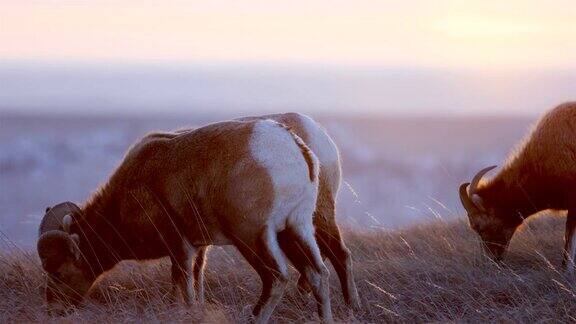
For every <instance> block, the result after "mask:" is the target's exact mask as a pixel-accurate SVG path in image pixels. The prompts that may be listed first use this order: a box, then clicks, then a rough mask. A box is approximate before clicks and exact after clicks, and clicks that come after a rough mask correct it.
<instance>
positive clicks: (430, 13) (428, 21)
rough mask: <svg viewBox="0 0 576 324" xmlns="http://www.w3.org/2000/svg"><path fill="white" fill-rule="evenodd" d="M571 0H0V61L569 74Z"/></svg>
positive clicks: (574, 15) (575, 34) (574, 14)
mask: <svg viewBox="0 0 576 324" xmlns="http://www.w3.org/2000/svg"><path fill="white" fill-rule="evenodd" d="M575 22H576V1H574V0H547V1H542V0H506V1H502V0H467V1H459V0H458V1H456V0H434V1H424V0H404V1H335V0H321V1H305V0H291V1H282V2H280V1H235V0H233V1H226V0H210V1H170V0H163V1H150V0H142V1H135V0H134V1H131V0H124V1H122V0H119V1H98V0H92V1H88V0H79V1H73V0H68V1H65V0H42V1H40V0H38V1H28V0H0V44H1V46H0V58H3V59H8V60H23V61H27V60H36V61H115V62H120V63H122V62H139V61H144V62H149V61H160V62H163V61H168V62H172V63H173V62H186V63H189V62H205V61H216V62H219V61H223V62H289V63H294V62H296V63H298V62H327V63H334V64H351V65H357V64H367V65H374V64H376V65H384V66H412V67H433V68H436V67H443V68H445V67H448V68H472V69H476V68H479V69H484V68H494V69H504V68H513V69H516V68H521V69H524V68H527V69H532V68H536V69H550V68H551V69H565V68H574V67H576V59H575V58H574V57H575V53H576V23H575Z"/></svg>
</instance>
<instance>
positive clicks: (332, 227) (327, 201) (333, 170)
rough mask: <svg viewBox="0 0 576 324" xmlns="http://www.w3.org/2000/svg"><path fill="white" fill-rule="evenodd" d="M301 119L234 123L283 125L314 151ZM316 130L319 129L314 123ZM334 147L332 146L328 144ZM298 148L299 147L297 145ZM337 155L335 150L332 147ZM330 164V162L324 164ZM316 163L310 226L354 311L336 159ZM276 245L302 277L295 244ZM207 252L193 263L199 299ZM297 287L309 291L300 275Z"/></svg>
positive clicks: (302, 259) (283, 239)
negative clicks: (340, 224) (339, 213)
mask: <svg viewBox="0 0 576 324" xmlns="http://www.w3.org/2000/svg"><path fill="white" fill-rule="evenodd" d="M304 118H308V117H306V116H303V115H301V114H298V113H285V114H273V115H263V116H253V117H243V118H239V119H237V120H240V121H254V120H262V119H272V120H275V121H277V122H279V123H282V124H283V125H286V127H288V128H289V129H290V130H291V131H292V132H294V133H295V134H296V135H297V136H298V137H300V138H301V139H302V141H304V143H306V146H304V147H306V148H308V147H309V148H310V149H312V150H314V149H318V148H315V147H314V146H313V143H312V141H311V138H310V136H311V134H309V133H308V131H307V130H306V128H305V127H304V120H303V119H304ZM314 124H315V126H316V127H320V125H318V124H317V123H315V122H314ZM322 133H323V136H326V137H327V138H328V140H329V141H330V142H331V139H330V138H329V135H328V134H327V133H326V132H325V131H324V130H323V129H322ZM332 145H334V144H332ZM301 147H302V145H301ZM334 150H335V151H336V152H337V148H336V147H334ZM328 162H330V161H328ZM328 162H326V161H322V160H320V177H319V179H320V185H319V189H318V201H317V205H316V211H315V213H314V226H315V228H316V240H317V242H318V245H319V247H320V251H321V252H322V255H323V256H324V257H327V258H328V259H329V260H330V262H331V263H332V265H333V267H334V269H335V270H336V273H337V275H338V278H339V280H340V284H341V287H342V293H343V295H344V299H345V301H346V303H347V304H348V305H349V306H351V307H353V308H356V309H359V307H360V300H359V297H358V292H357V288H356V285H355V283H354V276H353V270H352V257H351V254H350V251H349V250H348V248H347V247H346V244H345V243H344V241H343V240H342V236H341V234H340V230H339V228H338V225H337V223H336V210H335V207H336V195H337V194H338V189H339V186H340V177H341V166H340V159H339V157H337V159H336V162H335V163H334V162H332V163H328ZM280 244H281V246H282V249H283V250H284V251H285V253H286V255H287V257H288V258H289V259H290V261H291V262H292V264H293V265H294V266H295V267H296V269H297V270H298V271H299V272H300V273H301V274H302V273H303V269H304V268H305V266H306V264H307V263H308V260H307V258H306V256H305V255H304V254H303V253H302V252H301V249H300V248H299V247H298V246H297V245H295V244H294V243H293V242H292V241H291V240H290V238H289V237H288V236H287V235H285V234H284V235H281V236H280ZM206 253H207V249H202V250H200V251H199V254H198V258H197V262H196V263H195V268H194V274H195V276H196V279H197V280H196V282H197V283H198V284H199V287H198V290H199V296H200V299H202V298H203V287H202V285H203V272H202V269H203V268H204V263H205V260H206V257H207V256H206ZM298 284H299V287H300V288H301V289H302V290H303V291H309V286H308V284H307V283H306V280H305V277H304V276H303V275H302V276H301V277H300V280H299V282H298Z"/></svg>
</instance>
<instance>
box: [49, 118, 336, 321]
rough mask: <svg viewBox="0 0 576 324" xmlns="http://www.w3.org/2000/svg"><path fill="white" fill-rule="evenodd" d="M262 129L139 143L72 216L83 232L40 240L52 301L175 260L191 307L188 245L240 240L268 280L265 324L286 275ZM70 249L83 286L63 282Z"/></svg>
mask: <svg viewBox="0 0 576 324" xmlns="http://www.w3.org/2000/svg"><path fill="white" fill-rule="evenodd" d="M254 125H255V123H246V122H223V123H216V124H212V125H208V126H205V127H202V128H199V129H196V130H193V131H180V132H177V133H155V134H150V135H148V136H146V137H144V138H143V139H142V140H141V141H139V142H138V143H137V144H135V145H134V146H133V147H132V148H131V149H130V150H129V152H128V153H127V154H126V156H125V158H124V161H123V162H122V164H121V165H120V166H119V167H118V169H117V170H116V171H115V172H114V174H113V175H112V176H111V177H110V179H109V181H108V183H107V184H105V185H104V186H103V187H102V188H101V189H100V190H99V191H98V192H96V193H95V194H94V195H93V196H92V198H91V199H90V200H89V201H88V202H86V204H85V205H84V206H83V207H82V208H81V210H80V211H76V212H74V213H73V219H74V222H73V224H72V226H71V228H70V234H74V235H69V234H68V233H65V232H63V231H50V232H48V233H47V234H45V235H44V236H42V237H41V238H40V240H39V242H38V252H39V254H40V256H41V258H42V260H43V264H46V265H47V266H46V267H45V270H46V271H47V272H48V273H49V275H50V278H51V280H50V284H49V287H48V295H47V297H48V296H51V295H53V294H55V293H61V294H64V295H77V296H80V297H81V296H83V295H84V294H85V292H86V290H87V289H88V287H89V286H90V285H91V284H92V283H93V282H94V281H95V280H96V279H97V278H98V277H99V276H100V275H101V274H103V273H104V272H106V271H108V270H110V269H112V268H113V267H114V266H115V265H116V264H117V263H118V262H119V261H121V260H127V259H135V260H146V259H156V258H160V257H164V256H169V257H170V259H171V260H172V277H173V281H174V285H175V286H177V287H179V288H181V289H180V291H181V292H182V294H183V297H184V300H185V301H186V302H190V296H188V295H187V294H186V289H184V288H185V287H186V285H187V284H188V281H189V280H190V278H189V277H190V275H191V273H192V269H190V268H191V264H190V262H189V259H188V254H187V251H186V243H185V242H188V243H189V245H191V246H193V247H201V246H206V245H213V244H216V245H222V244H234V245H236V246H237V247H238V249H239V250H240V251H241V252H242V254H243V255H244V256H245V257H246V259H247V260H248V261H249V263H250V264H251V265H252V266H253V267H254V268H255V269H256V270H257V272H258V273H259V275H260V276H261V278H262V280H263V283H264V288H263V293H262V296H261V298H260V300H259V302H258V304H257V308H258V307H260V308H258V309H257V311H256V313H258V310H261V309H262V308H264V311H263V312H266V314H265V315H264V316H262V317H260V318H259V319H260V320H263V321H266V320H267V317H269V315H270V314H269V313H270V312H271V310H272V309H273V308H274V306H275V303H277V301H278V300H279V298H280V297H281V293H282V291H283V288H282V286H283V282H285V280H286V278H285V275H284V274H283V273H282V271H281V269H278V264H277V262H276V261H275V259H274V257H273V255H271V252H270V248H269V247H267V246H266V244H265V242H263V241H262V238H263V235H264V234H263V233H264V232H263V231H265V230H266V226H267V225H266V224H267V223H266V222H267V220H268V215H270V213H271V210H272V206H273V202H274V199H275V196H274V192H275V190H274V187H273V183H272V179H271V178H270V175H269V174H268V172H267V170H266V169H265V168H264V167H263V166H261V165H260V164H259V163H257V162H256V161H255V160H254V159H253V157H252V156H251V152H250V148H249V140H250V136H251V134H252V130H253V127H254ZM293 138H294V139H295V143H296V144H297V145H298V147H299V148H300V150H301V152H302V153H303V154H304V158H305V160H306V162H307V163H308V164H309V165H308V166H302V167H304V168H308V169H310V164H311V163H315V159H314V158H312V157H309V158H306V154H312V153H310V151H309V150H307V148H306V147H305V145H304V144H303V143H302V142H301V141H299V139H298V138H297V137H295V136H293ZM312 169H315V170H317V168H313V167H312ZM316 176H317V175H314V178H316ZM297 192H300V191H297ZM314 202H315V197H314V200H313V201H312V203H314ZM303 203H306V201H305V200H303ZM312 207H313V205H312ZM311 216H312V215H310V217H311ZM288 226H290V224H288ZM310 227H312V224H310ZM62 235H69V236H70V237H72V236H75V235H78V243H77V244H76V243H74V244H72V243H70V242H71V240H68V241H67V242H68V243H66V244H64V243H62V244H64V245H62V244H56V243H54V242H55V240H56V242H58V240H60V242H64V241H62ZM291 238H292V240H294V241H299V240H300V239H299V237H297V236H296V237H295V236H291ZM63 246H64V247H66V246H70V247H76V246H77V252H78V254H79V256H80V257H79V258H78V260H77V261H74V263H73V264H71V265H70V267H72V265H75V266H76V268H75V269H78V271H81V274H79V273H75V274H74V276H76V277H79V278H83V279H84V281H83V282H81V283H76V282H74V281H73V280H72V279H71V278H72V276H68V277H66V278H67V279H69V280H59V279H58V274H57V269H58V265H60V268H59V269H60V270H62V269H64V268H66V267H68V265H67V264H68V263H69V262H71V261H70V260H71V259H70V257H69V255H70V254H69V253H71V252H70V251H69V250H70V249H68V248H63ZM62 258H64V259H62ZM48 264H52V266H48ZM54 264H56V266H54ZM320 266H323V265H320ZM60 270H58V271H60ZM59 281H62V283H60V282H59ZM87 283H89V284H87ZM55 287H56V288H55ZM278 289H280V290H278ZM70 291H72V292H73V293H70ZM267 292H273V293H269V294H268V295H267ZM79 300H81V298H76V299H74V301H76V302H78V301H79ZM49 301H50V300H49ZM328 309H329V304H328ZM330 316H331V315H330ZM328 320H329V318H328Z"/></svg>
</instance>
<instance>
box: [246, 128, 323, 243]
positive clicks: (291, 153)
mask: <svg viewBox="0 0 576 324" xmlns="http://www.w3.org/2000/svg"><path fill="white" fill-rule="evenodd" d="M250 151H251V153H252V156H253V157H254V159H255V160H256V161H257V162H258V163H259V164H261V165H263V166H264V167H265V168H266V170H267V171H268V174H269V176H270V178H271V180H272V184H273V186H274V204H273V207H272V214H271V215H270V217H269V219H268V226H270V227H271V228H273V229H274V230H275V231H276V232H278V231H281V230H283V229H284V227H285V226H286V223H287V222H290V223H292V222H297V223H301V222H302V221H303V220H296V219H292V216H291V215H293V214H296V213H294V211H295V210H296V209H300V208H302V207H303V206H301V205H304V206H306V209H308V210H310V213H309V214H308V215H298V216H297V215H294V216H297V217H304V218H305V221H304V222H305V223H310V224H312V212H313V211H314V209H315V206H316V197H317V195H318V182H311V181H310V173H309V169H308V164H307V163H306V160H305V158H304V156H303V153H302V151H301V150H300V147H299V146H298V145H297V144H296V142H295V141H294V138H293V137H292V134H290V132H288V131H287V130H286V129H284V128H283V127H282V126H281V125H279V124H278V123H277V122H275V121H273V120H262V121H258V122H256V123H255V125H254V130H253V133H252V136H251V139H250ZM312 158H313V159H314V164H315V165H319V162H318V159H317V158H316V156H315V155H314V154H312ZM297 207H299V208H297Z"/></svg>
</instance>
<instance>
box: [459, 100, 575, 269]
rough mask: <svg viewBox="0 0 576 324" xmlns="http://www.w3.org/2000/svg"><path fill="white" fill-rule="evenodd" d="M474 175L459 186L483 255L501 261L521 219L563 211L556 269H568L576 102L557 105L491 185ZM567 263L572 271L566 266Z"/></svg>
mask: <svg viewBox="0 0 576 324" xmlns="http://www.w3.org/2000/svg"><path fill="white" fill-rule="evenodd" d="M493 168H495V166H492V167H488V168H485V169H483V170H481V171H480V172H478V174H476V176H475V177H474V179H473V180H472V183H471V184H468V183H464V184H462V185H461V186H460V189H459V193H460V200H461V201H462V205H463V206H464V208H465V209H466V211H467V212H468V217H469V220H470V226H471V227H472V228H473V229H474V230H475V231H476V232H477V233H478V234H479V235H480V237H481V238H482V240H483V242H484V246H485V248H486V250H487V251H488V252H489V254H490V255H491V256H492V257H494V258H495V259H497V260H500V259H501V258H502V255H503V254H504V252H505V251H506V248H507V246H508V243H509V242H510V239H511V238H512V235H513V234H514V231H515V230H516V228H518V226H520V224H522V222H523V221H524V219H525V218H527V217H529V216H530V215H532V214H534V213H536V212H539V211H541V210H545V209H555V210H568V217H567V220H566V235H565V246H564V256H563V261H562V266H563V267H564V268H565V269H567V270H568V271H569V272H573V270H574V266H573V265H574V263H573V262H574V257H575V253H576V235H574V234H575V231H576V102H569V103H565V104H562V105H560V106H558V107H556V108H555V109H553V110H552V111H550V112H548V113H547V114H546V115H544V117H542V119H541V120H540V121H539V122H538V124H537V125H536V127H535V128H534V130H533V131H532V134H531V135H530V136H529V137H528V138H527V139H526V141H525V142H524V143H523V145H522V147H521V149H520V150H518V151H517V152H516V153H514V154H513V155H511V156H510V157H509V159H508V162H507V163H506V165H505V166H504V167H503V168H502V170H500V172H499V173H498V174H497V175H496V176H495V177H494V178H492V179H491V180H489V181H487V182H481V181H480V180H481V179H482V176H484V174H486V173H487V172H488V171H490V170H492V169H493ZM569 264H572V266H569Z"/></svg>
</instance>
